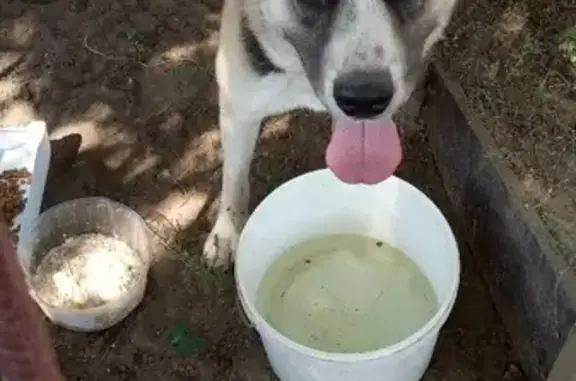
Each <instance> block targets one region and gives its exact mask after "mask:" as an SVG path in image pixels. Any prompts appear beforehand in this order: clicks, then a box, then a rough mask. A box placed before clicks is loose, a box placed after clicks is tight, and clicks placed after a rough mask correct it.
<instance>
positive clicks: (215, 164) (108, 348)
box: [0, 0, 524, 381]
mask: <svg viewBox="0 0 576 381" xmlns="http://www.w3.org/2000/svg"><path fill="white" fill-rule="evenodd" d="M219 10H220V3H219V1H217V0H195V1H190V0H125V1H112V0H99V1H90V0H36V1H33V0H28V1H15V0H12V1H11V0H8V1H3V2H2V3H0V15H1V16H0V121H3V122H17V121H28V120H30V119H31V118H42V119H45V120H46V121H47V122H48V126H49V128H50V134H51V137H52V138H53V144H52V148H53V156H54V157H53V162H52V166H51V171H50V175H49V179H48V184H47V189H46V202H45V204H46V206H49V205H53V204H55V203H57V202H60V201H63V200H66V199H70V198H74V197H80V196H88V195H103V196H107V197H110V198H113V199H116V200H119V201H121V202H124V203H126V204H128V205H130V206H131V207H133V208H135V209H136V210H137V211H138V212H140V213H141V214H142V215H143V216H144V217H145V218H146V219H147V221H148V222H149V223H150V225H151V227H152V228H153V229H154V230H155V231H156V233H157V235H158V238H159V239H158V241H159V242H160V243H159V245H158V250H157V255H156V257H155V262H154V266H153V269H152V272H151V277H150V284H149V288H148V292H147V295H146V297H145V300H144V302H143V303H142V305H141V306H140V307H139V308H138V309H137V310H136V311H135V312H134V313H133V314H132V315H130V316H129V317H128V318H127V319H126V320H125V321H124V322H122V323H121V324H119V325H118V326H116V327H114V328H112V329H110V330H107V331H106V332H103V333H98V334H76V333H70V332H67V331H64V330H61V329H58V328H56V327H51V333H52V335H53V339H54V344H55V346H56V349H57V352H58V356H59V360H60V363H61V366H62V368H63V371H64V373H65V374H66V376H67V379H68V380H70V381H72V380H82V381H90V380H99V381H113V380H119V381H121V380H136V379H137V380H140V381H146V380H150V381H157V380H159V379H160V380H165V381H171V380H174V381H184V380H201V379H206V380H214V381H220V380H221V381H234V380H237V381H264V380H266V381H267V380H273V379H274V377H273V376H272V375H271V373H270V370H269V369H268V367H267V363H266V361H265V358H264V354H263V350H262V348H261V346H260V344H259V341H258V339H257V337H256V335H255V334H254V332H252V331H251V330H249V329H248V328H246V327H245V326H244V325H243V323H242V320H241V319H240V318H239V315H238V313H237V310H236V302H235V292H234V287H233V280H232V277H231V276H230V275H229V274H228V275H227V274H214V273H210V272H207V271H206V270H204V269H203V268H202V267H201V266H200V265H199V254H200V250H201V245H202V242H203V240H204V238H205V237H206V235H207V233H208V231H209V228H210V221H211V220H212V218H213V215H214V209H215V208H214V205H215V200H216V198H217V191H218V186H219V166H220V161H219V160H220V159H219V155H218V153H219V151H218V150H219V142H218V134H217V128H216V127H217V126H216V119H217V118H216V115H217V108H216V106H217V104H216V88H215V84H214V78H213V59H214V53H215V47H216V43H217V27H218V18H219ZM409 116H410V115H408V116H407V117H406V120H407V121H408V120H409V119H410V118H409ZM407 123H409V122H407ZM328 132H329V128H328V126H327V121H326V120H325V118H322V117H319V116H315V115H310V114H305V113H297V114H293V115H290V116H283V117H279V118H276V119H275V120H273V121H271V122H270V123H269V126H268V127H267V128H266V129H265V131H264V132H263V136H262V139H261V142H260V144H259V147H258V152H257V155H256V156H257V157H256V160H255V163H254V166H253V184H254V189H253V204H255V203H257V202H258V201H259V200H261V199H262V197H263V196H265V195H266V194H267V193H268V192H269V191H270V190H271V189H273V188H274V187H275V186H277V185H278V184H280V183H281V182H283V181H285V180H287V179H289V178H291V177H293V176H295V175H297V174H300V173H303V172H306V171H309V170H311V169H315V168H319V167H323V166H324V159H323V155H324V154H323V151H324V147H325V144H326V141H327V138H328V136H327V134H328ZM405 145H406V159H405V163H404V164H403V167H402V168H401V170H400V175H401V176H402V177H404V178H407V179H408V180H409V181H412V182H413V183H414V184H416V185H417V186H419V187H421V188H422V189H424V190H425V191H426V192H427V193H428V194H429V195H430V196H431V197H432V198H433V199H434V200H435V201H436V202H437V203H438V204H439V205H440V206H441V207H443V208H445V206H446V205H447V204H446V200H445V197H444V194H443V191H442V186H441V183H440V180H439V178H438V175H437V173H436V171H435V167H434V163H433V160H432V158H431V153H430V151H429V149H428V146H427V143H426V140H425V138H424V137H423V136H422V135H421V134H418V133H416V134H413V135H411V136H410V137H408V138H407V139H406V141H405ZM446 212H448V211H447V210H446ZM462 259H463V279H462V285H461V292H460V295H459V298H458V301H457V304H456V307H455V310H454V312H453V314H452V316H451V318H450V319H449V322H448V324H447V326H446V328H445V329H444V330H443V332H442V335H441V338H440V342H439V345H438V347H437V351H436V354H435V356H434V359H433V363H432V365H431V368H430V370H429V371H428V373H427V376H426V378H425V380H427V381H444V380H445V381H480V380H483V381H501V380H506V381H515V380H518V381H519V380H524V377H523V375H522V373H521V371H520V370H519V369H518V367H517V365H516V362H515V360H514V356H513V354H512V353H511V350H510V348H509V346H508V344H507V338H506V334H505V332H504V329H503V327H502V325H501V323H500V321H499V319H498V317H497V315H496V313H495V311H494V309H493V306H492V303H491V300H490V298H489V296H488V294H487V292H486V290H485V288H484V285H483V283H482V281H481V280H480V278H479V276H478V275H477V272H476V270H475V267H474V264H473V263H472V262H471V259H470V256H469V254H468V252H467V250H466V248H465V246H463V247H462ZM178 323H182V324H184V326H186V327H187V328H188V330H189V331H190V333H191V335H192V336H193V337H194V338H196V339H200V340H203V344H202V345H199V347H198V348H197V349H196V350H195V352H194V353H193V354H192V355H190V356H188V357H180V356H178V355H177V354H176V353H175V352H174V351H173V349H172V348H171V347H170V345H169V344H168V342H167V340H166V336H167V335H168V333H169V331H170V330H171V328H172V327H174V325H175V324H178Z"/></svg>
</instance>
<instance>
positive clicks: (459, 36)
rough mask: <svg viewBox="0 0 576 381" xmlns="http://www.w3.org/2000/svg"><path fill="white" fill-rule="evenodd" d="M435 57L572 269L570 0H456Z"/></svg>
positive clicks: (575, 11) (575, 224)
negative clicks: (464, 97)
mask: <svg viewBox="0 0 576 381" xmlns="http://www.w3.org/2000/svg"><path fill="white" fill-rule="evenodd" d="M438 58H439V61H440V62H441V63H442V65H443V66H444V67H446V68H448V69H449V70H450V72H451V73H452V74H453V75H454V76H455V79H456V80H457V81H458V82H459V83H460V85H461V86H462V87H463V89H464V92H465V93H466V95H467V98H468V103H469V104H468V106H469V107H470V109H471V110H472V111H473V112H474V113H475V115H476V116H477V117H478V118H479V119H480V120H481V121H483V122H484V123H485V125H486V127H487V128H488V129H489V130H490V131H491V133H492V136H493V137H494V139H495V141H496V144H497V145H498V146H499V148H500V152H495V153H494V154H495V155H502V156H503V157H505V158H506V159H508V161H509V163H510V165H511V167H512V169H513V170H514V172H515V173H516V175H517V176H518V177H519V179H520V181H521V183H522V186H523V192H524V194H523V195H522V196H523V197H524V200H525V203H526V206H527V207H531V208H535V209H536V210H537V211H538V213H539V214H540V216H541V217H542V219H543V221H544V223H545V225H546V226H547V227H548V229H549V231H550V233H551V234H552V236H553V237H554V238H555V240H556V243H557V245H558V248H559V249H560V251H561V252H563V253H564V254H565V257H566V260H567V261H568V263H569V264H576V3H575V2H574V0H558V1H548V0H519V1H518V0H514V1H512V0H461V3H460V6H459V9H458V12H457V14H456V17H455V19H454V22H453V23H452V25H451V26H450V29H449V31H448V33H447V39H446V41H445V43H444V44H443V46H442V49H440V54H439V57H438Z"/></svg>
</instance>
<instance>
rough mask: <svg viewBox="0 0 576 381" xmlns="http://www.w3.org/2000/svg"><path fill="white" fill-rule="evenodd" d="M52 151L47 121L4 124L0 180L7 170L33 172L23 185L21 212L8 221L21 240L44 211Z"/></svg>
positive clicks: (0, 137)
mask: <svg viewBox="0 0 576 381" xmlns="http://www.w3.org/2000/svg"><path fill="white" fill-rule="evenodd" d="M50 154H51V152H50V142H49V140H48V134H47V131H46V123H44V122H43V121H34V122H31V123H29V124H25V125H17V126H1V125H0V181H5V180H2V174H6V173H7V172H6V171H13V170H26V171H28V172H29V173H30V174H31V176H30V178H29V181H26V182H23V183H22V184H21V185H20V190H21V191H22V193H23V194H22V201H23V202H22V203H21V205H20V208H19V210H18V214H17V215H16V216H15V217H14V218H13V219H12V220H11V221H8V224H9V225H10V226H9V227H10V230H11V231H14V233H15V237H14V238H15V239H16V240H17V241H19V238H20V237H22V236H23V235H24V234H26V231H27V229H28V228H29V227H30V225H31V224H32V223H33V222H34V220H35V219H36V218H37V217H38V215H39V214H40V208H41V207H42V197H43V195H44V187H45V185H46V177H47V175H48V167H49V165H50ZM2 197H4V198H5V199H4V200H1V199H0V204H2V201H4V202H6V195H4V196H2V194H0V198H2ZM15 244H17V242H15Z"/></svg>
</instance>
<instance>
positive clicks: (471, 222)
mask: <svg viewBox="0 0 576 381" xmlns="http://www.w3.org/2000/svg"><path fill="white" fill-rule="evenodd" d="M464 99H465V98H464V95H463V92H462V90H461V88H460V87H459V86H458V85H457V84H455V83H454V82H453V81H451V80H450V78H449V77H448V75H447V74H446V72H445V71H443V70H442V69H441V68H440V67H439V66H438V65H437V64H436V63H435V64H433V65H432V66H431V69H430V74H429V77H428V81H427V85H426V95H425V99H424V104H423V108H422V118H423V120H424V123H425V124H426V126H427V128H428V131H429V132H428V134H429V141H430V145H431V147H432V151H433V153H434V156H435V160H436V162H437V165H438V168H439V171H440V173H441V176H442V180H443V182H444V186H445V188H446V191H447V193H448V196H449V198H450V200H451V203H452V206H453V208H454V212H455V214H456V216H457V218H458V220H459V222H460V223H461V224H462V226H463V229H464V231H465V232H464V233H465V236H466V239H467V240H468V243H469V245H470V247H471V248H472V250H473V252H474V257H475V260H476V262H477V263H478V267H479V268H480V270H481V272H482V275H483V277H484V279H485V282H486V283H487V285H488V288H489V290H490V292H491V294H492V297H493V299H494V303H495V305H496V308H497V310H498V312H499V313H500V315H501V317H502V319H503V322H504V324H505V326H506V328H507V330H508V332H509V333H510V336H511V341H512V344H513V346H514V348H515V349H516V353H517V354H518V357H519V360H520V362H521V364H522V367H523V368H524V371H525V372H526V373H527V374H528V376H529V378H530V379H531V380H533V381H543V380H545V378H546V375H547V374H548V372H549V370H550V369H551V367H552V364H553V363H554V361H555V360H556V356H557V355H558V353H559V351H560V348H561V347H562V344H563V342H564V340H565V339H566V337H567V335H568V332H569V330H570V329H571V327H572V325H573V324H574V322H575V321H576V276H575V274H574V271H573V270H571V267H570V266H569V265H568V264H567V263H566V262H565V260H564V259H563V257H562V256H561V255H560V254H559V253H557V252H556V251H555V250H554V249H553V247H552V246H551V244H550V243H551V242H552V241H551V237H550V236H549V233H548V232H547V231H546V230H545V229H544V227H543V224H542V221H541V220H540V218H539V216H537V215H536V213H535V212H533V211H532V210H529V209H527V208H525V207H524V206H523V203H522V202H521V199H520V197H519V194H520V193H519V189H521V188H520V184H519V183H518V180H517V179H516V177H515V176H514V175H513V174H512V172H511V171H510V170H509V168H508V166H507V164H506V163H505V162H504V161H503V159H500V158H499V157H498V152H499V151H498V149H497V148H496V146H495V144H494V142H493V141H492V139H491V137H490V135H489V133H488V131H486V129H485V128H484V127H483V126H482V124H481V123H479V122H478V121H476V120H474V119H473V118H472V115H471V113H470V112H469V111H468V110H467V109H466V107H465V103H464ZM563 381H566V380H563Z"/></svg>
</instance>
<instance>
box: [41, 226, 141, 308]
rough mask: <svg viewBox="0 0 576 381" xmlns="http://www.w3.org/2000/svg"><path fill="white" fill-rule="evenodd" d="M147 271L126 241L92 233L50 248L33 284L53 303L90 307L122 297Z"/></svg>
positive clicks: (45, 298) (54, 305) (59, 306)
mask: <svg viewBox="0 0 576 381" xmlns="http://www.w3.org/2000/svg"><path fill="white" fill-rule="evenodd" d="M145 272H146V268H145V266H144V264H143V263H142V261H141V259H140V257H139V256H138V254H137V253H136V252H135V251H134V250H133V249H132V248H130V247H129V246H128V245H127V244H126V243H125V242H123V241H122V240H119V239H117V238H113V237H110V236H106V235H103V234H99V233H89V234H81V235H78V236H74V237H71V238H68V239H67V240H66V241H65V242H64V243H62V244H61V245H58V246H56V247H54V248H52V249H50V250H49V251H48V253H47V254H46V255H45V256H44V258H43V260H42V262H41V263H40V265H39V266H38V267H37V268H36V271H35V272H34V275H33V276H32V278H31V286H32V288H33V289H34V291H35V293H36V295H37V297H39V298H40V299H42V301H43V302H45V303H47V304H49V305H51V306H53V307H58V308H72V309H88V308H95V307H99V306H101V305H104V304H106V303H109V302H112V301H114V300H118V299H119V298H122V297H123V296H124V295H125V294H126V293H128V292H130V289H131V288H134V287H136V286H137V284H138V282H139V278H140V277H142V276H146V273H145Z"/></svg>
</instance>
